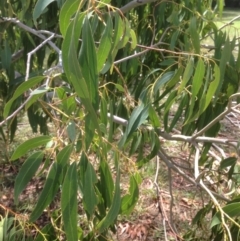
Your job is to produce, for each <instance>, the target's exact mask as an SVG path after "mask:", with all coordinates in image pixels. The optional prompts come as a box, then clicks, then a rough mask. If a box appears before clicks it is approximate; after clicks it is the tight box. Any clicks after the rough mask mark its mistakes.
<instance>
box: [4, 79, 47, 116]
mask: <svg viewBox="0 0 240 241" xmlns="http://www.w3.org/2000/svg"><path fill="white" fill-rule="evenodd" d="M44 78H46V77H45V76H37V77H33V78H31V79H29V80H28V81H25V82H23V83H22V84H21V85H20V86H18V88H17V89H16V91H15V92H14V95H13V97H12V98H11V99H10V100H9V101H8V102H7V104H6V105H5V108H4V112H3V116H4V118H6V117H7V116H8V114H9V112H10V109H11V106H12V103H13V101H14V100H16V99H17V98H18V97H19V96H20V95H22V94H23V93H25V92H26V91H28V90H29V89H31V88H32V87H34V86H35V85H36V84H38V83H39V82H41V81H42V80H43V79H44Z"/></svg>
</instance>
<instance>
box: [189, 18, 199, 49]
mask: <svg viewBox="0 0 240 241" xmlns="http://www.w3.org/2000/svg"><path fill="white" fill-rule="evenodd" d="M189 33H190V37H191V40H192V44H193V47H194V49H195V53H196V54H200V37H199V33H198V30H197V24H196V17H193V18H192V19H191V21H190V26H189Z"/></svg>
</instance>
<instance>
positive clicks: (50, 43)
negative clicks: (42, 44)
mask: <svg viewBox="0 0 240 241" xmlns="http://www.w3.org/2000/svg"><path fill="white" fill-rule="evenodd" d="M2 22H10V23H14V24H16V25H17V26H18V27H20V28H22V29H24V30H25V31H27V32H29V33H32V34H34V35H36V36H38V37H39V38H41V39H43V40H45V39H47V37H45V36H44V35H43V34H42V32H43V30H40V31H38V30H35V29H33V28H30V27H29V26H27V25H25V24H23V23H22V22H20V21H19V20H18V19H16V18H6V17H1V19H0V23H2ZM47 32H48V34H49V33H50V32H49V31H47ZM52 34H54V33H52ZM48 44H49V45H50V46H51V47H52V48H53V49H54V50H55V51H56V52H57V53H59V52H60V49H59V48H58V47H57V46H56V45H55V44H54V43H53V42H52V41H48Z"/></svg>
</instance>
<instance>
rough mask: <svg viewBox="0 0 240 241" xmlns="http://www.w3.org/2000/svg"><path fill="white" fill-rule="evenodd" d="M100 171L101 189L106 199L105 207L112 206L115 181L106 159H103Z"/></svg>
mask: <svg viewBox="0 0 240 241" xmlns="http://www.w3.org/2000/svg"><path fill="white" fill-rule="evenodd" d="M99 173H100V183H99V189H100V191H101V194H102V197H103V199H104V203H105V207H110V206H111V204H112V198H113V190H114V182H113V178H112V174H111V171H110V167H109V165H108V163H107V162H106V161H105V160H102V161H101V163H100V167H99Z"/></svg>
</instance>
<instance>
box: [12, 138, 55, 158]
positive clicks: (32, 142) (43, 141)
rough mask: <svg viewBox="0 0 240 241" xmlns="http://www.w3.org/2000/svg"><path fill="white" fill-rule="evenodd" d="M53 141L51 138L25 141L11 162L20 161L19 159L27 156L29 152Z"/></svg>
mask: <svg viewBox="0 0 240 241" xmlns="http://www.w3.org/2000/svg"><path fill="white" fill-rule="evenodd" d="M51 139H52V137H51V136H38V137H34V138H32V139H30V140H27V141H25V142H24V143H23V144H21V145H20V146H18V147H17V149H16V150H15V152H14V153H13V155H12V157H11V160H16V159H18V158H19V157H21V156H23V155H25V154H26V153H27V152H28V151H29V150H31V149H33V148H36V147H39V146H42V145H46V144H47V143H48V142H49V141H50V140H51Z"/></svg>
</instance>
